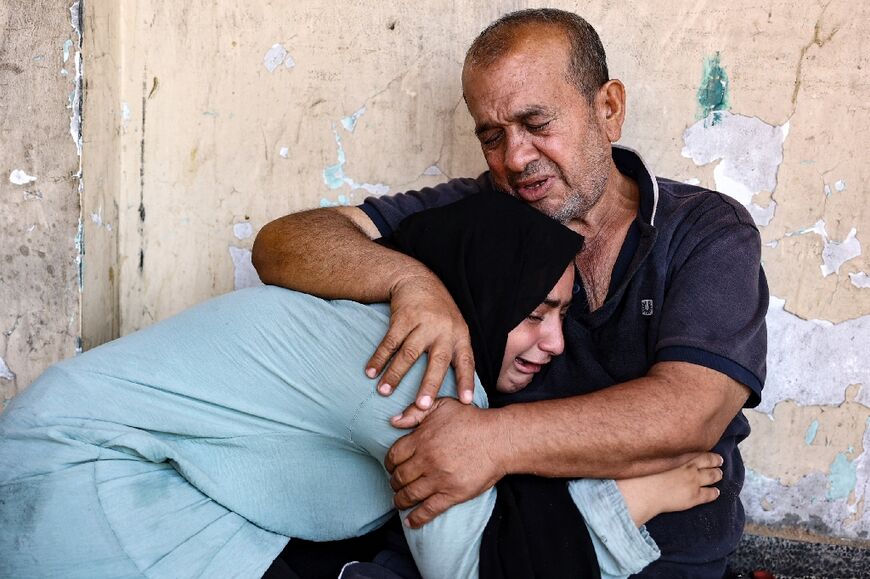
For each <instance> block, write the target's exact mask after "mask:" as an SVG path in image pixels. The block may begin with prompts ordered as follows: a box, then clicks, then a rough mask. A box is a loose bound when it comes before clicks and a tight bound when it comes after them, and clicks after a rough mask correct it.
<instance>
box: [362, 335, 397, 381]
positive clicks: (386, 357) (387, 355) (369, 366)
mask: <svg viewBox="0 0 870 579" xmlns="http://www.w3.org/2000/svg"><path fill="white" fill-rule="evenodd" d="M405 336H407V333H406V332H404V331H403V330H401V329H399V328H397V327H395V326H390V328H389V329H388V330H387V334H386V335H385V336H384V339H383V340H381V343H380V344H378V347H377V348H376V349H375V353H374V354H372V357H371V358H369V361H368V362H366V375H367V376H368V377H369V378H375V377H376V376H377V375H378V374H380V373H381V372H383V371H384V368H385V367H386V366H387V363H388V362H389V361H390V359H391V358H392V357H393V354H394V353H395V352H396V350H398V349H399V346H401V345H402V342H403V341H404V340H405ZM381 383H384V381H383V380H382V381H381ZM392 386H394V387H395V384H392Z"/></svg>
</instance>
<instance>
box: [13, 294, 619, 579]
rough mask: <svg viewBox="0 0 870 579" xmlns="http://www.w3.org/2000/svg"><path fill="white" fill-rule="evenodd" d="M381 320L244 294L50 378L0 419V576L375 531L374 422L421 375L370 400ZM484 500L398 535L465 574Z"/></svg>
mask: <svg viewBox="0 0 870 579" xmlns="http://www.w3.org/2000/svg"><path fill="white" fill-rule="evenodd" d="M388 321H389V308H388V307H387V306H385V305H374V306H367V305H363V304H359V303H356V302H348V301H333V302H329V301H324V300H320V299H318V298H315V297H312V296H309V295H306V294H300V293H296V292H292V291H289V290H284V289H280V288H275V287H268V286H267V287H259V288H253V289H248V290H243V291H239V292H235V293H232V294H227V295H225V296H221V297H219V298H216V299H213V300H210V301H208V302H205V303H204V304H201V305H199V306H197V307H194V308H191V309H190V310H187V311H185V312H183V313H181V314H179V315H177V316H175V317H173V318H170V319H169V320H166V321H164V322H161V323H158V324H155V325H154V326H151V327H150V328H147V329H145V330H142V331H140V332H137V333H135V334H131V335H130V336H127V337H124V338H122V339H120V340H116V341H114V342H111V343H109V344H106V345H104V346H101V347H99V348H96V349H94V350H91V351H89V352H87V353H85V354H83V355H81V356H78V357H76V358H73V359H71V360H67V361H65V362H62V363H59V364H57V365H55V366H53V367H51V368H49V370H47V371H46V372H45V373H44V374H43V375H42V376H41V377H40V378H39V379H38V380H37V381H36V382H34V383H33V384H32V385H31V386H30V387H28V388H27V389H26V390H25V391H24V392H23V393H22V394H20V395H19V396H18V397H16V398H15V399H14V400H13V401H12V402H11V403H10V405H9V407H8V408H7V410H6V411H5V412H4V413H3V414H2V415H0V529H2V530H3V532H2V533H0V577H89V578H91V577H142V576H147V577H199V576H204V577H260V576H261V575H262V574H263V573H264V572H265V570H266V569H267V568H268V566H269V565H270V564H271V562H272V560H273V559H274V558H275V557H276V556H277V555H278V554H279V553H280V552H281V550H282V549H283V547H284V546H285V545H286V543H287V541H288V537H299V538H304V539H309V540H335V539H342V538H346V537H352V536H358V535H360V534H363V533H365V532H367V531H369V530H372V529H374V528H376V527H378V526H380V525H381V524H383V523H384V522H385V520H386V519H387V518H388V517H389V516H390V515H391V513H392V495H393V493H392V491H391V489H390V487H389V479H388V476H387V474H386V472H385V470H384V468H383V466H382V461H383V458H384V456H385V454H386V452H387V450H388V449H389V447H390V446H391V445H392V444H393V442H395V440H396V439H397V438H398V437H400V436H402V435H403V434H404V431H400V430H397V429H394V428H392V427H391V426H390V425H389V422H388V420H389V417H390V416H393V415H395V414H397V413H398V412H400V411H401V410H402V409H403V408H405V407H406V406H407V405H408V404H410V403H411V402H412V401H413V398H414V396H415V394H416V392H415V390H416V389H415V388H414V387H413V385H414V384H415V383H419V381H420V380H421V378H422V374H423V370H424V367H425V364H424V362H425V361H421V362H418V363H417V364H416V365H415V366H414V367H413V368H412V369H411V372H410V373H409V374H408V376H407V377H406V378H405V386H404V387H403V388H399V389H398V390H397V392H396V393H395V394H394V395H393V396H391V397H389V398H384V397H382V396H379V395H378V394H377V393H376V392H375V390H374V387H375V381H373V380H369V379H367V378H366V377H365V376H364V374H363V371H362V370H363V366H364V364H365V362H366V360H367V359H368V357H369V356H370V354H371V352H372V351H374V349H375V347H376V345H377V342H378V340H379V339H380V337H381V336H383V335H384V333H385V331H386V328H387V324H388ZM441 395H446V396H454V397H455V395H456V387H455V382H454V380H453V375H452V373H451V374H450V375H449V376H448V379H447V380H446V382H445V384H444V386H443V387H442V391H441ZM475 403H476V404H477V405H479V406H481V407H486V405H487V401H486V396H485V394H484V391H483V388H482V387H481V386H480V384H479V383H477V384H476V388H475ZM617 494H618V493H617ZM620 498H621V497H620ZM494 501H495V491H494V490H491V491H489V492H487V493H484V494H483V495H481V496H480V497H477V498H475V499H473V500H471V501H468V502H467V503H463V504H462V505H458V506H457V507H454V508H453V509H450V511H448V513H446V514H445V515H442V516H441V517H438V518H437V519H436V520H435V521H434V522H433V523H431V524H429V525H427V526H425V527H423V529H421V530H419V531H407V532H406V534H407V536H408V540H409V544H410V546H411V549H412V552H413V553H414V555H415V560H416V561H417V563H418V566H419V567H420V569H421V572H422V573H423V574H424V576H426V577H447V576H450V577H475V576H476V575H477V559H478V557H477V553H478V551H479V545H480V539H481V535H482V531H483V528H484V527H485V525H486V522H487V520H488V519H489V515H490V513H491V512H492V506H493V504H494ZM611 512H612V511H611ZM609 518H610V513H608V516H607V517H605V519H609ZM589 524H590V525H591V524H592V523H589Z"/></svg>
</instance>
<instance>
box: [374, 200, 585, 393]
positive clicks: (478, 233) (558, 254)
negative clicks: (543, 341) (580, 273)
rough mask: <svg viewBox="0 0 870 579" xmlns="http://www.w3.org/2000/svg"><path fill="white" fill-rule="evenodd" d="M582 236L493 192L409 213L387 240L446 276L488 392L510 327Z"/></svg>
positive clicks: (542, 294)
mask: <svg viewBox="0 0 870 579" xmlns="http://www.w3.org/2000/svg"><path fill="white" fill-rule="evenodd" d="M582 243H583V239H582V238H581V237H580V236H579V235H577V234H576V233H574V232H573V231H571V230H570V229H568V228H567V227H565V226H563V225H561V224H560V223H558V222H557V221H554V220H553V219H550V218H549V217H547V216H546V215H543V214H542V213H540V212H538V211H535V210H534V209H532V208H531V207H529V206H528V205H526V204H525V203H523V202H522V201H519V200H517V199H514V198H513V197H510V196H509V195H505V194H504V193H496V192H482V193H478V194H475V195H470V196H468V197H466V198H464V199H462V200H461V201H457V202H455V203H452V204H450V205H445V206H444V207H439V208H436V209H430V210H428V211H423V212H420V213H417V214H415V215H411V216H410V217H408V218H406V219H405V220H403V221H402V222H401V223H400V224H399V227H398V228H397V229H396V231H395V232H394V233H393V235H392V237H390V238H389V239H387V240H385V242H384V244H385V245H387V246H390V247H392V248H393V249H397V250H398V251H401V252H402V253H405V254H407V255H410V256H411V257H413V258H415V259H417V260H418V261H420V262H422V263H423V264H424V265H426V266H427V267H428V268H429V269H431V270H432V272H433V273H434V274H435V275H437V276H438V278H439V279H440V280H441V281H442V282H443V283H444V285H445V286H446V288H447V290H448V291H449V292H450V295H451V296H452V297H453V300H454V301H455V302H456V305H457V306H458V307H459V311H460V312H462V316H463V317H464V318H465V322H466V324H468V330H469V333H470V335H471V347H472V349H473V350H474V361H475V368H476V370H477V375H478V376H479V377H480V381H481V383H482V384H483V386H484V388H485V389H486V391H487V393H490V394H492V393H495V383H496V380H497V379H498V373H499V370H500V369H501V362H502V358H503V357H504V349H505V342H506V341H507V335H508V333H509V332H510V331H511V330H512V329H514V327H516V326H517V325H518V324H519V323H520V322H521V321H522V320H523V319H524V318H525V317H526V316H528V315H529V314H530V313H531V312H532V311H533V310H534V309H535V308H536V307H538V305H539V304H540V303H541V302H543V301H544V299H545V298H546V297H547V294H548V293H549V292H550V290H551V289H553V286H554V285H556V282H557V281H559V278H560V277H562V274H563V273H564V271H565V268H566V267H567V266H568V265H569V264H570V263H571V260H572V259H573V258H574V256H575V255H576V254H577V252H578V251H579V250H580V247H581V246H582Z"/></svg>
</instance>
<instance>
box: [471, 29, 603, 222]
mask: <svg viewBox="0 0 870 579" xmlns="http://www.w3.org/2000/svg"><path fill="white" fill-rule="evenodd" d="M568 49H569V43H568V41H567V39H566V38H564V36H563V35H562V34H558V33H555V34H554V33H553V30H552V28H549V29H548V28H541V27H537V28H532V29H530V30H528V31H523V32H522V33H520V37H519V38H518V39H517V40H516V41H515V43H514V45H513V47H512V48H511V49H510V51H509V52H508V53H507V54H505V55H503V56H501V57H500V58H499V59H498V60H496V61H495V62H494V63H492V64H490V65H488V66H480V67H468V68H466V69H465V70H464V71H463V74H462V80H463V90H464V93H465V99H466V102H467V104H468V110H469V112H470V113H471V116H472V118H473V119H474V122H475V132H476V133H477V136H478V138H479V140H480V145H481V148H482V149H483V154H484V157H485V158H486V163H487V165H489V169H490V171H491V173H492V177H493V179H494V181H495V184H496V186H497V187H498V188H499V189H502V190H504V191H507V192H509V193H510V194H512V195H514V196H516V197H519V198H520V199H522V200H523V201H525V202H527V203H530V204H531V205H532V206H533V207H535V208H536V209H538V210H539V211H542V212H543V213H545V214H547V215H549V216H550V217H553V218H555V219H558V220H560V221H562V222H566V221H569V220H571V219H574V218H578V217H582V216H583V215H585V214H586V212H587V211H588V210H589V209H590V208H591V207H593V206H594V205H595V204H596V203H597V202H598V200H599V199H600V198H601V195H602V194H603V193H604V189H605V186H606V184H607V175H608V173H609V170H610V159H611V156H610V141H609V139H608V138H607V136H606V133H605V131H604V129H603V127H602V126H601V125H600V123H599V122H598V120H597V118H596V116H595V114H594V110H593V107H591V106H590V105H589V104H588V103H587V101H586V99H585V98H584V97H583V95H581V94H580V92H579V91H578V90H577V88H576V87H575V86H574V85H572V84H570V83H569V81H568V80H567V63H568Z"/></svg>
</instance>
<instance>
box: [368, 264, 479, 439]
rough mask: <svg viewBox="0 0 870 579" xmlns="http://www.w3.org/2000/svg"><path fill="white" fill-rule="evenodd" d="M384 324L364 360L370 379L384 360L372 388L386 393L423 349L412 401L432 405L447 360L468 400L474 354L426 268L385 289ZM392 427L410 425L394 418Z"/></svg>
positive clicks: (452, 305) (442, 290)
mask: <svg viewBox="0 0 870 579" xmlns="http://www.w3.org/2000/svg"><path fill="white" fill-rule="evenodd" d="M390 308H391V315H390V327H389V329H388V330H387V334H386V336H384V339H383V340H381V343H380V344H379V345H378V347H377V349H376V350H375V353H374V355H373V356H372V357H371V359H369V361H368V362H367V363H366V374H367V375H368V376H369V377H370V378H374V377H375V376H377V375H378V374H380V373H381V372H382V371H383V370H384V368H385V367H386V366H387V363H389V367H387V369H386V372H384V374H383V376H382V377H381V380H380V382H379V384H378V392H380V393H381V394H383V395H389V394H390V393H392V391H393V390H394V389H395V388H396V386H398V384H399V382H400V381H401V380H402V378H403V377H404V375H405V373H406V372H407V371H408V369H409V368H410V367H411V366H413V365H414V362H416V361H417V359H418V358H419V357H420V356H421V355H422V354H423V353H424V352H425V353H427V354H428V357H429V360H428V365H427V366H426V372H425V374H424V376H423V382H422V384H420V390H419V392H418V393H417V401H416V405H417V407H418V408H419V409H421V410H426V409H428V408H429V407H431V406H432V401H433V400H435V397H436V396H437V395H438V391H439V390H440V388H441V383H442V382H443V380H444V376H445V375H446V374H447V370H448V369H449V368H450V366H451V365H453V368H454V371H455V373H456V382H457V391H458V393H459V398H460V400H461V401H462V402H464V403H465V404H470V403H471V400H472V394H473V392H474V354H473V352H472V350H471V340H470V338H469V336H468V327H467V326H466V325H465V320H464V319H463V317H462V314H461V313H459V309H458V308H457V307H456V304H455V303H454V302H453V299H452V298H451V297H450V294H449V293H448V292H447V289H446V288H445V287H444V285H443V284H442V283H441V282H440V281H439V280H438V278H437V277H435V275H434V274H432V273H431V272H428V271H426V272H425V273H423V274H421V273H413V272H412V273H409V274H408V275H406V276H404V277H402V278H400V279H399V281H397V282H396V284H395V285H394V286H393V287H392V288H391V290H390ZM395 424H396V426H399V427H408V426H413V424H411V423H407V424H406V423H403V422H401V421H399V422H395Z"/></svg>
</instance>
